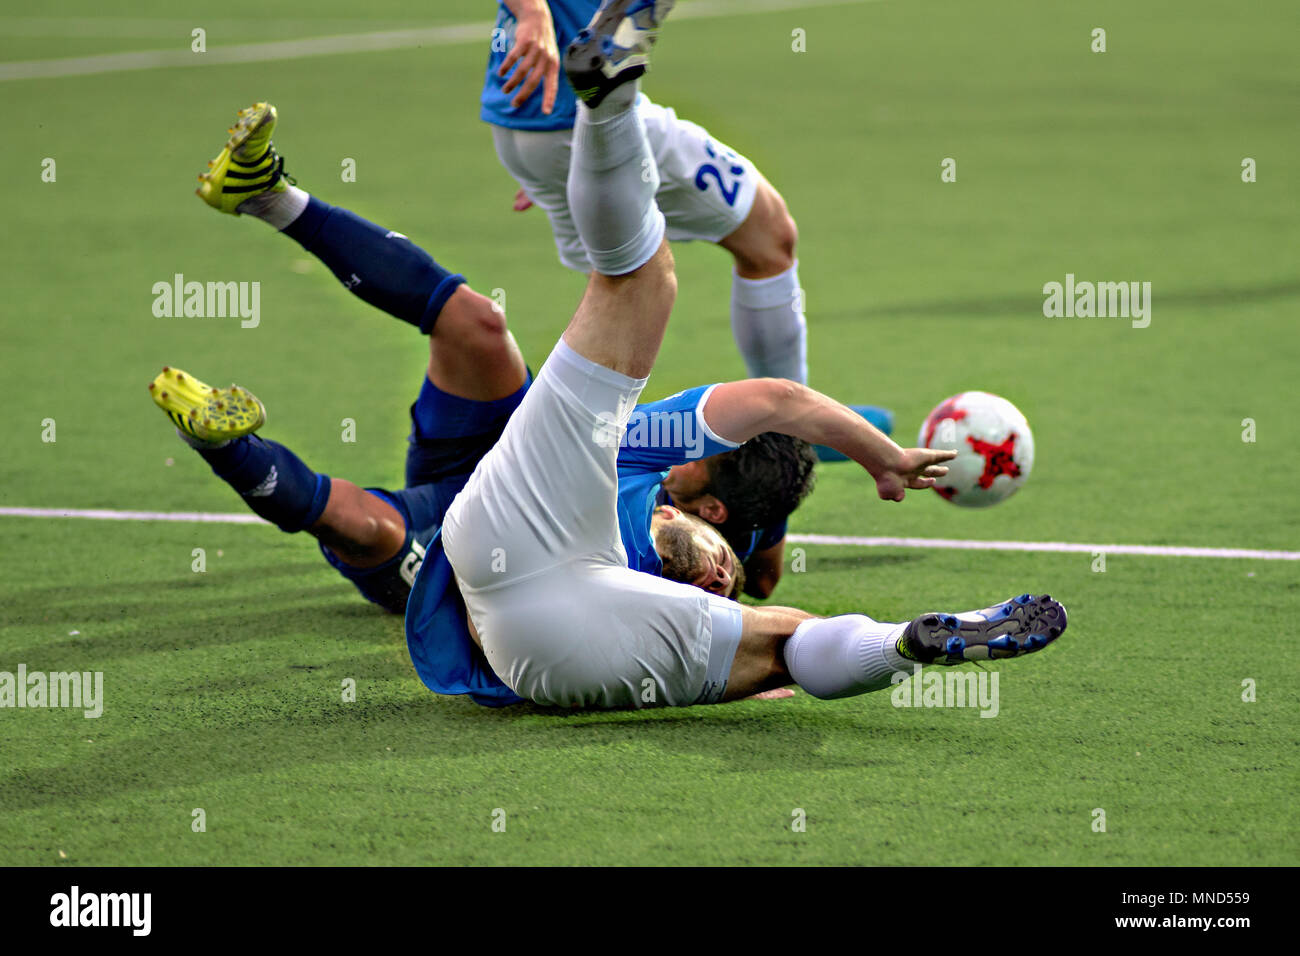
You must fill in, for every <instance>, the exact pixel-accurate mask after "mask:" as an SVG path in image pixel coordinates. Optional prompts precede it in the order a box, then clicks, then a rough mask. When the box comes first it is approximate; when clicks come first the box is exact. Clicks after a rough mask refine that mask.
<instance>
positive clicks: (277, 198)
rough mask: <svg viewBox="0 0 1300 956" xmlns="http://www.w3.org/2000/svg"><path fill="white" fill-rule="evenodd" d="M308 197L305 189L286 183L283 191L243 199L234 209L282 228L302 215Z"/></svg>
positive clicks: (309, 197)
mask: <svg viewBox="0 0 1300 956" xmlns="http://www.w3.org/2000/svg"><path fill="white" fill-rule="evenodd" d="M309 199H311V196H310V194H308V193H307V192H306V191H305V190H302V189H299V188H298V187H297V186H290V185H288V184H286V185H285V189H284V192H278V193H275V192H266V193H262V194H261V195H260V196H254V197H253V198H252V199H245V200H244V201H243V202H242V203H240V204H239V206H238V207H236V210H235V211H236V212H238V213H240V214H242V215H245V216H252V217H253V218H254V219H260V220H262V222H264V223H267V224H268V225H270V226H272V227H274V228H276V229H283V228H284V227H285V226H287V225H289V223H291V222H293V221H294V220H295V219H297V218H298V217H299V216H301V215H302V213H303V210H304V209H306V208H307V201H308V200H309Z"/></svg>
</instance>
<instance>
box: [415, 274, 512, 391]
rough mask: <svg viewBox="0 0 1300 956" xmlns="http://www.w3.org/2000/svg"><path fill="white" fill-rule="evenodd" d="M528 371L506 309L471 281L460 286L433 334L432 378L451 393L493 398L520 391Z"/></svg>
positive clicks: (430, 349) (430, 339)
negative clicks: (476, 288)
mask: <svg viewBox="0 0 1300 956" xmlns="http://www.w3.org/2000/svg"><path fill="white" fill-rule="evenodd" d="M526 376H527V367H526V366H525V365H524V357H523V354H522V353H521V352H520V351H519V346H518V345H517V344H515V339H514V336H513V335H511V334H510V330H509V329H507V328H506V317H505V313H504V312H502V311H501V309H500V308H498V307H497V304H496V303H495V302H494V301H493V300H492V299H489V298H488V297H487V296H485V295H480V294H479V293H477V292H475V291H474V290H473V289H471V288H470V287H469V286H468V285H462V286H460V287H458V288H457V289H456V291H455V292H454V293H452V296H451V298H450V299H448V300H447V304H446V305H444V306H443V308H442V311H441V312H440V313H439V314H438V321H437V323H436V324H435V325H434V327H433V334H432V335H430V336H429V381H431V382H432V383H433V384H434V385H436V386H437V387H438V388H439V389H441V390H442V391H444V392H447V393H448V394H451V395H456V396H458V397H460V398H468V399H473V400H475V401H483V402H490V401H495V400H496V399H499V398H505V397H506V396H507V395H512V394H514V393H515V392H517V391H518V390H519V389H520V388H521V387H522V386H523V384H524V379H525V377H526Z"/></svg>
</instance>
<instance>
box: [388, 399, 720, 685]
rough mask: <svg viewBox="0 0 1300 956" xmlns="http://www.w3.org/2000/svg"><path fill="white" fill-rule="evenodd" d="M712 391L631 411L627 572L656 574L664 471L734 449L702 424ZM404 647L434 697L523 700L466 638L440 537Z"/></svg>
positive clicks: (624, 505) (621, 484)
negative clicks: (653, 529)
mask: <svg viewBox="0 0 1300 956" xmlns="http://www.w3.org/2000/svg"><path fill="white" fill-rule="evenodd" d="M713 388H714V386H712V385H701V386H699V387H698V388H692V389H688V390H686V391H684V392H678V393H677V394H676V395H672V396H670V397H668V398H665V399H663V400H662V401H658V402H649V403H646V404H643V405H638V406H637V407H636V409H635V410H634V411H633V412H632V415H631V417H630V418H629V420H628V426H627V430H626V432H625V433H624V435H623V441H622V444H621V445H620V446H619V451H618V502H617V508H618V529H619V535H620V537H621V538H622V541H623V548H624V550H625V551H626V552H627V564H628V567H630V568H632V569H633V570H634V571H644V572H645V573H647V574H654V575H660V574H662V573H663V562H662V561H660V559H659V554H658V553H657V552H656V551H655V548H654V541H653V539H652V538H651V536H650V518H651V515H652V514H653V513H654V509H655V508H656V507H657V506H658V504H659V491H660V486H661V483H662V482H663V479H664V476H665V475H667V473H668V469H669V468H671V467H673V466H674V465H680V464H683V463H685V462H688V461H694V460H697V459H700V458H707V457H708V456H710V455H719V454H722V453H723V452H727V451H731V450H732V449H734V448H736V447H737V445H736V444H735V443H734V442H729V441H726V440H725V439H722V438H719V437H718V436H717V435H715V434H714V433H713V432H712V431H711V430H710V429H709V427H708V425H706V424H705V422H704V412H703V409H704V404H705V403H706V402H707V401H708V398H709V394H710V393H711V392H712V391H713ZM406 644H407V649H408V650H409V651H410V653H411V662H412V663H413V664H414V665H415V670H416V673H417V674H419V675H420V680H422V681H423V682H424V685H425V686H426V687H428V688H429V689H430V690H432V691H436V692H437V693H439V694H469V695H470V696H471V697H472V698H473V699H474V700H475V701H476V702H477V703H480V704H484V705H485V706H488V707H501V706H504V705H506V704H517V703H519V702H520V701H522V700H523V698H522V697H520V696H518V695H517V694H515V693H514V692H513V691H512V690H510V688H509V687H507V686H506V685H505V684H504V683H502V681H501V679H500V678H499V677H497V675H496V674H495V673H493V671H492V668H490V667H489V666H488V664H487V661H486V660H485V659H484V657H483V654H482V652H481V651H480V650H479V649H478V647H477V646H476V645H475V644H474V641H473V639H472V638H471V637H470V636H469V627H468V626H467V625H466V623H465V605H464V602H463V601H462V600H461V597H460V592H459V591H458V590H457V589H456V583H455V580H454V577H453V575H452V570H451V562H449V561H448V560H447V555H446V553H445V552H444V550H443V546H442V531H441V529H439V530H438V532H437V533H436V534H435V535H434V537H433V540H432V541H430V542H429V544H428V546H427V550H426V554H425V558H424V563H423V564H422V565H421V566H420V571H419V573H418V575H417V576H416V579H415V584H414V586H413V587H412V588H411V597H410V600H409V601H408V602H407V605H406Z"/></svg>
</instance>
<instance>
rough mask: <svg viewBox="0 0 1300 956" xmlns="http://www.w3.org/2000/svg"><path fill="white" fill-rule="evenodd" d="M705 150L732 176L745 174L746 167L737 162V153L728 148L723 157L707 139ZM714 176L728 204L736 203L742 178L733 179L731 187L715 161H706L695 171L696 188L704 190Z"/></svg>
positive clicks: (719, 190)
mask: <svg viewBox="0 0 1300 956" xmlns="http://www.w3.org/2000/svg"><path fill="white" fill-rule="evenodd" d="M704 150H705V152H707V153H708V154H709V157H710V158H711V159H716V160H719V161H720V162H721V163H722V164H723V165H724V166H727V167H728V171H729V172H730V173H731V175H732V176H736V177H740V176H743V175H744V174H745V167H744V166H741V165H740V164H739V163H737V162H735V159H736V154H735V153H733V152H731V151H730V150H728V151H727V152H726V153H724V154H723V155H722V156H721V157H720V156H718V154H717V152H715V151H714V149H713V143H711V142H709V141H707V140H706V141H705V143H704ZM710 178H712V179H713V181H714V182H716V183H717V184H718V192H720V193H722V198H723V199H724V200H726V203H727V205H728V206H734V205H735V204H736V197H737V196H738V195H740V179H739V178H737V179H735V180H734V181H732V183H731V186H730V188H728V186H727V182H726V180H725V179H723V177H722V171H721V170H720V169H718V167H717V166H715V165H713V163H704V164H703V165H702V166H700V168H699V169H697V170H696V171H695V188H696V189H698V190H700V191H701V192H703V191H704V190H707V189H708V188H709V182H708V181H709V179H710Z"/></svg>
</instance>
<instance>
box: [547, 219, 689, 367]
mask: <svg viewBox="0 0 1300 956" xmlns="http://www.w3.org/2000/svg"><path fill="white" fill-rule="evenodd" d="M676 298H677V276H676V274H675V273H674V272H673V255H672V253H671V252H670V251H669V249H668V243H667V242H662V243H660V245H659V250H658V251H657V252H656V253H655V254H654V255H653V256H652V257H651V258H650V261H649V262H647V263H646V264H645V265H643V266H641V267H640V268H639V269H637V270H635V271H634V272H630V273H628V274H627V275H622V276H606V275H601V274H600V273H598V272H596V273H592V276H591V279H590V280H589V281H588V283H587V291H586V293H585V294H584V295H583V297H582V302H581V303H580V304H579V305H578V311H577V312H576V313H575V314H574V316H573V320H572V321H571V322H570V323H569V327H568V328H567V329H566V330H565V332H564V336H563V338H564V342H565V344H567V345H568V346H569V347H570V348H571V349H573V350H574V351H575V352H577V353H578V354H579V355H581V356H582V357H583V358H586V359H589V360H591V361H592V362H595V363H597V364H598V365H603V366H605V367H606V368H610V369H613V370H614V371H615V372H621V373H622V374H624V375H627V376H628V377H629V378H645V377H646V376H648V375H649V374H650V370H651V369H652V368H653V367H654V363H655V358H656V357H657V356H658V355H659V346H660V345H661V344H662V343H663V339H664V330H665V329H666V328H667V327H668V316H669V314H670V313H671V312H672V308H673V301H674V300H675V299H676Z"/></svg>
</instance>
